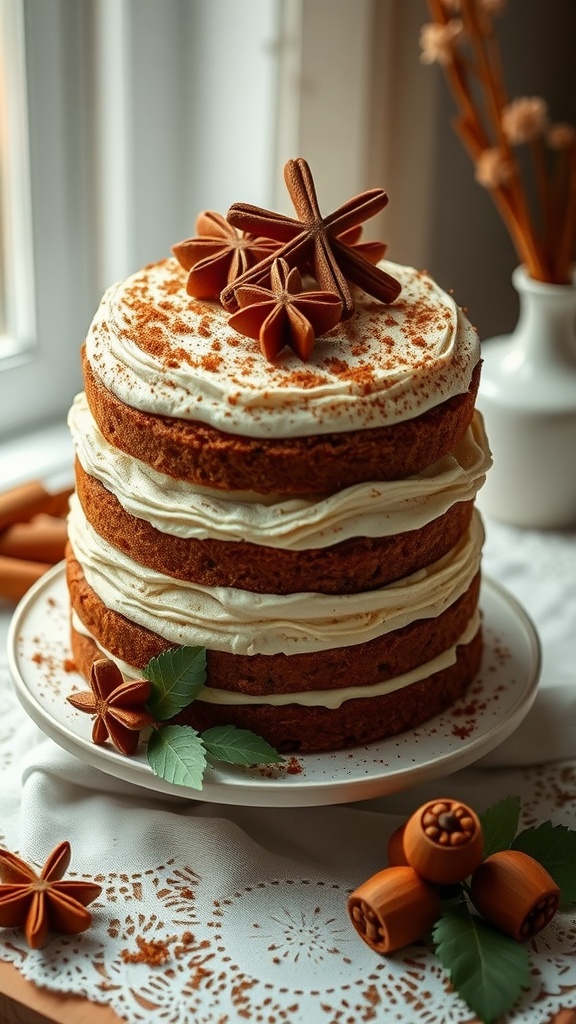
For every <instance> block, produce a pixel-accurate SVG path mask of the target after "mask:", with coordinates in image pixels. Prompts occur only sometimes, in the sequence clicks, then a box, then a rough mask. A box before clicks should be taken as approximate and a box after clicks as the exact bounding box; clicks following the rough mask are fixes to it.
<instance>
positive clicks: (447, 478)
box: [68, 393, 491, 551]
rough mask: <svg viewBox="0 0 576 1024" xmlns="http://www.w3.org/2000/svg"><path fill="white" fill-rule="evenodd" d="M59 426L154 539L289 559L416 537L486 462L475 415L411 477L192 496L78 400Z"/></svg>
mask: <svg viewBox="0 0 576 1024" xmlns="http://www.w3.org/2000/svg"><path fill="white" fill-rule="evenodd" d="M68 422H69V425H70V430H71V433H72V437H73V441H74V447H75V450H76V454H77V456H78V458H79V460H80V463H81V465H82V467H83V468H84V470H85V471H86V473H88V474H89V475H90V476H92V477H94V478H95V479H97V480H99V481H100V483H102V484H103V485H104V487H106V488H107V490H109V491H110V492H111V493H112V494H114V495H115V496H116V497H117V499H118V501H119V502H120V504H121V505H122V507H123V508H124V509H125V510H126V512H128V513H130V515H133V516H136V518H138V519H143V520H145V521H146V522H148V523H150V524H151V525H152V526H153V527H154V528H155V529H156V530H159V531H160V533H163V534H170V535H173V536H177V537H194V538H196V539H197V540H206V539H207V538H211V539H216V540H220V541H249V542H251V543H254V544H259V545H262V546H264V547H277V548H283V549H284V550H291V551H302V550H305V549H308V548H321V547H325V546H327V545H329V544H334V543H337V542H339V541H343V540H347V539H349V538H351V537H359V536H360V537H389V536H392V535H394V534H397V533H401V532H404V531H406V530H417V529H420V527H422V526H424V525H425V524H426V523H428V522H431V521H432V520H433V519H436V518H438V516H441V515H443V513H444V512H446V511H447V509H448V508H450V507H451V506H452V505H453V504H454V503H455V502H457V501H470V500H472V499H473V498H474V497H475V495H476V493H477V491H478V489H479V488H480V487H481V486H482V484H483V482H484V478H485V474H486V472H487V470H488V468H489V466H490V463H491V459H490V453H489V449H488V443H487V440H486V435H485V433H484V428H483V424H482V419H481V416H480V414H479V413H476V415H475V417H474V420H473V423H472V425H471V427H470V428H469V430H468V432H467V433H466V435H465V437H464V438H463V439H462V441H461V442H460V443H459V444H458V446H457V447H456V448H455V449H454V451H453V452H452V453H451V454H449V455H446V456H445V457H444V458H442V459H440V460H439V461H438V462H436V463H435V464H434V465H433V466H430V467H429V468H428V469H426V470H424V471H423V472H422V473H420V474H419V475H418V476H413V477H408V478H407V479H404V480H392V481H384V482H382V481H378V482H373V483H363V484H358V485H356V486H354V487H348V488H346V489H345V490H343V491H340V493H338V494H334V495H331V496H328V497H324V496H310V497H306V498H297V499H292V500H281V499H279V498H277V497H276V498H275V497H274V496H266V497H264V496H263V495H258V494H248V493H242V492H238V491H236V492H226V491H216V490H210V489H208V488H202V487H198V486H195V487H194V488H192V487H190V484H189V483H187V482H186V481H182V480H176V479H174V478H172V477H169V476H166V475H165V474H164V473H159V472H157V471H156V470H155V469H153V468H152V467H151V466H148V465H147V464H146V463H144V462H141V461H139V460H138V459H135V458H133V457H132V456H130V455H127V454H125V453H124V452H122V451H120V449H118V448H115V447H114V446H113V445H110V444H109V443H108V442H107V441H106V439H105V438H104V437H103V436H102V434H101V433H100V431H99V429H98V427H97V425H96V423H95V421H94V419H93V417H92V414H91V412H90V409H89V407H88V403H87V401H86V397H85V395H84V393H82V394H80V395H78V396H77V397H76V399H75V401H74V404H73V406H72V409H71V411H70V416H69V421H68Z"/></svg>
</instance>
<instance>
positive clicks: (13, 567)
mask: <svg viewBox="0 0 576 1024" xmlns="http://www.w3.org/2000/svg"><path fill="white" fill-rule="evenodd" d="M50 568H51V566H50V565H48V564H47V563H44V562H30V561H27V560H25V559H23V558H7V557H6V556H4V555H0V597H1V598H4V599H5V600H8V601H19V600H20V598H21V597H23V596H24V594H25V593H26V591H27V590H28V589H29V588H30V587H31V586H32V584H33V583H35V582H36V580H37V579H40V577H41V576H42V575H43V574H44V573H45V572H46V571H47V570H48V569H50Z"/></svg>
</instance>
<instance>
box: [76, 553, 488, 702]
mask: <svg viewBox="0 0 576 1024" xmlns="http://www.w3.org/2000/svg"><path fill="white" fill-rule="evenodd" d="M67 579H68V586H69V590H70V598H71V603H72V608H73V609H74V610H75V611H76V613H77V614H78V616H79V618H80V620H81V622H82V623H83V624H84V627H85V628H86V630H87V631H88V633H89V634H90V635H91V636H92V637H93V638H94V639H95V640H96V641H97V642H98V643H99V644H100V645H101V646H102V647H103V648H104V649H105V650H106V651H107V652H108V653H109V654H112V655H113V656H114V657H116V658H119V659H120V660H122V661H124V662H127V663H128V664H129V665H132V666H133V667H134V668H137V669H142V668H144V666H145V665H146V664H147V663H148V661H150V659H151V658H154V657H157V656H158V655H159V654H161V653H162V652H163V651H165V650H168V649H170V648H171V647H172V646H173V645H172V644H170V643H169V642H168V641H166V640H165V639H164V638H163V637H161V636H159V635H157V634H156V633H153V632H151V631H150V630H148V629H145V628H144V627H142V626H139V625H137V624H136V623H134V622H131V621H130V620H129V619H127V618H126V617H125V616H123V615H121V614H120V613H119V612H115V611H113V610H112V609H110V608H107V607H106V605H105V604H104V603H103V602H102V601H101V600H100V598H99V597H98V596H97V595H96V593H95V592H94V590H93V589H92V588H91V587H90V586H89V584H88V583H87V582H86V580H85V578H84V574H83V572H82V569H81V567H80V565H79V563H78V562H77V561H76V559H75V558H74V556H73V554H72V552H71V550H69V552H68V557H67ZM479 589H480V574H479V573H478V574H477V575H476V577H475V578H474V580H473V581H472V583H471V585H470V586H469V587H468V589H467V590H466V591H465V592H464V594H462V596H461V597H459V598H458V599H457V600H456V601H454V603H453V604H451V605H449V606H448V607H447V608H446V609H445V610H444V611H443V612H442V613H441V614H440V615H439V616H437V617H436V618H429V619H418V620H416V621H415V622H412V623H410V624H409V625H407V626H404V627H403V628H401V629H398V630H395V631H393V632H389V633H385V634H383V635H382V636H379V637H376V638H375V639H373V640H369V641H365V642H364V643H359V644H354V645H353V646H348V647H346V646H343V647H337V648H330V649H328V650H320V651H313V652H305V653H300V654H293V655H290V656H288V655H285V654H272V655H264V654H255V655H243V654H230V653H229V652H226V651H215V650H208V651H207V652H206V658H207V684H208V685H210V686H215V687H218V688H220V689H224V690H229V691H231V692H235V693H246V694H250V695H254V696H262V695H264V696H266V695H268V694H271V693H298V692H301V691H303V690H329V689H338V688H343V687H348V686H353V685H354V684H355V683H358V684H362V685H366V686H369V685H371V684H372V683H378V682H381V681H383V680H386V679H394V678H395V677H396V676H399V675H403V674H404V673H405V672H408V671H410V670H411V669H413V668H416V667H417V666H418V665H422V664H424V663H425V662H427V661H430V660H431V659H432V658H435V657H437V656H438V655H439V654H441V653H442V652H443V651H445V650H447V649H448V648H449V647H451V646H453V644H455V643H456V642H457V640H458V639H459V637H460V636H462V634H463V633H464V630H465V629H466V626H467V625H468V622H469V621H470V619H471V618H472V615H473V614H474V611H475V609H476V606H477V603H478V595H479Z"/></svg>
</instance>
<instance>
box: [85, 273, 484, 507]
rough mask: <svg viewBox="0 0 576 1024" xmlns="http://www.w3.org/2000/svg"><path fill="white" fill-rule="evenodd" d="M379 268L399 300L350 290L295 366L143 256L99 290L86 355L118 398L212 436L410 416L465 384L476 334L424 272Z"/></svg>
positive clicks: (318, 429) (313, 431)
mask: <svg viewBox="0 0 576 1024" xmlns="http://www.w3.org/2000/svg"><path fill="white" fill-rule="evenodd" d="M382 268H383V269H384V270H386V271H388V272H389V273H391V274H392V276H393V277H395V278H396V279H397V280H398V281H399V282H400V284H401V285H402V292H401V295H400V297H399V298H398V299H397V300H396V301H395V302H394V303H393V304H392V305H389V306H385V305H383V304H382V303H381V302H378V301H376V300H374V299H373V298H371V297H370V296H369V295H366V294H365V293H364V292H362V290H360V289H358V290H355V313H354V316H353V317H352V318H351V319H349V320H346V321H343V322H341V323H340V324H338V325H337V326H336V327H334V328H333V329H332V330H331V331H329V332H328V333H327V334H325V335H324V336H323V337H321V338H318V339H317V341H316V344H315V348H314V353H313V358H312V359H311V361H310V362H308V363H307V364H305V365H304V364H303V363H302V362H301V361H300V359H298V358H297V356H295V355H294V353H292V352H291V350H290V349H284V350H283V351H282V352H281V353H280V355H279V357H278V359H277V360H275V361H274V363H270V362H268V361H267V360H266V359H264V358H263V357H262V354H261V352H260V348H259V344H258V342H257V341H253V340H252V339H250V338H246V337H244V336H242V335H239V334H238V333H237V332H236V331H235V330H234V328H233V327H230V325H229V318H228V314H227V313H226V312H225V311H224V310H223V309H222V307H221V306H220V305H219V304H218V303H216V302H214V303H212V302H206V301H199V300H195V299H193V298H192V297H191V296H190V295H189V294H188V293H187V291H186V273H185V271H183V269H182V267H181V266H180V265H179V264H178V263H177V261H176V260H174V259H168V260H162V261H161V262H159V263H156V264H149V265H148V266H146V267H144V268H143V269H142V270H139V271H138V272H137V273H136V274H134V275H132V277H129V278H128V279H127V280H126V281H122V282H120V283H119V284H115V285H113V286H112V287H110V288H109V289H108V291H107V292H106V294H105V295H104V297H103V299H102V302H101V304H100V307H99V309H98V311H97V313H96V316H95V318H94V321H93V323H92V325H91V327H90V330H89V332H88V335H87V338H86V352H87V360H88V363H89V365H90V367H91V368H92V370H93V372H94V374H95V375H96V376H97V377H98V378H99V380H100V381H101V383H102V384H103V386H104V388H105V389H106V390H107V391H108V392H109V393H110V394H112V395H114V396H115V397H116V398H117V399H119V400H120V403H121V404H122V405H127V406H130V407H132V408H134V409H138V410H140V411H141V412H144V413H152V414H153V415H155V416H160V417H165V416H166V417H176V418H178V419H184V420H192V421H194V422H195V423H196V424H198V423H205V424H207V425H208V426H211V427H213V428H216V435H215V436H216V437H217V436H218V435H219V434H220V433H221V432H223V433H227V434H235V435H240V436H241V437H252V438H268V439H272V438H283V439H286V438H296V437H306V436H308V437H312V436H313V437H316V436H317V435H318V434H333V433H336V432H338V433H339V432H348V433H350V432H357V431H359V432H364V431H365V430H370V429H371V428H374V427H380V426H390V425H393V424H397V423H399V422H402V421H404V420H408V419H414V418H415V417H419V416H420V415H421V414H422V413H424V412H426V411H427V410H428V409H432V408H433V407H435V406H438V405H442V404H444V403H445V402H447V401H448V400H449V399H451V398H454V397H455V396H456V395H460V394H464V393H466V392H467V391H468V389H469V387H470V382H471V379H472V372H473V370H474V367H475V366H476V365H477V363H478V360H479V358H480V345H479V340H478V335H477V333H476V331H475V330H474V329H473V327H472V326H471V325H470V323H469V322H468V320H467V319H466V317H465V316H464V314H463V313H462V311H461V310H460V309H459V307H458V306H457V304H456V302H455V301H454V299H453V298H452V297H451V296H450V295H448V294H447V293H446V292H445V291H443V290H442V289H441V288H440V287H439V285H437V284H436V283H435V282H434V281H433V280H432V279H431V278H430V277H429V276H428V275H427V274H425V273H421V272H419V271H417V270H414V269H413V268H412V267H403V266H399V265H398V264H391V263H387V262H383V263H382ZM97 419H98V417H97ZM196 432H198V427H196ZM205 436H207V437H209V436H214V435H211V434H210V432H208V433H207V434H206V435H205ZM451 447H452V445H451V444H449V445H448V448H447V449H446V450H449V448H451ZM437 457H438V456H435V458H437ZM435 458H431V459H428V462H433V461H435ZM146 461H148V459H146ZM256 489H259V488H256Z"/></svg>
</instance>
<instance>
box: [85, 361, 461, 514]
mask: <svg viewBox="0 0 576 1024" xmlns="http://www.w3.org/2000/svg"><path fill="white" fill-rule="evenodd" d="M83 367H84V382H85V389H86V395H87V398H88V403H89V405H90V409H91V411H92V415H93V416H94V419H95V420H96V423H97V424H98V427H99V428H100V431H101V432H102V434H103V435H104V437H105V438H106V440H107V441H109V442H110V443H111V444H114V445H115V446H116V447H118V448H120V449H121V450H122V451H124V452H126V453H127V454H129V455H133V456H134V457H135V458H138V459H140V460H142V461H143V462H146V463H148V464H149V465H150V466H153V467H154V468H155V469H157V470H158V471H160V472H162V473H166V474H168V475H169V476H173V477H177V478H179V479H183V480H189V481H190V482H192V483H197V484H200V485H201V486H207V487H215V488H221V489H224V490H251V491H257V492H258V493H260V494H271V493H272V494H273V493H284V494H308V493H310V491H311V490H314V491H316V492H324V493H334V492H335V491H338V490H341V489H342V488H343V487H349V486H352V485H353V484H356V483H362V482H365V481H369V480H393V479H401V478H403V477H406V476H410V475H411V474H414V473H418V472H419V471H420V470H422V469H424V468H425V467H426V466H429V465H431V464H432V463H434V462H437V461H438V459H440V458H442V457H443V456H444V455H446V454H447V453H448V452H449V451H451V450H452V449H453V448H454V446H455V445H456V444H457V443H458V441H459V440H460V438H461V437H462V436H463V435H464V433H465V431H466V430H467V428H468V426H469V424H470V422H471V420H472V416H473V413H474V403H475V400H476V393H477V390H478V383H479V378H480V363H477V365H476V367H475V369H474V372H473V375H472V380H471V383H470V387H469V389H468V391H466V392H464V393H462V394H458V395H456V396H454V397H453V398H450V399H448V400H447V401H445V402H443V403H442V404H441V405H438V406H435V407H434V408H432V409H429V410H428V411H427V412H425V413H422V414H421V415H419V416H416V417H415V418H413V419H409V420H404V421H402V422H400V423H394V424H393V425H391V426H382V427H375V428H368V429H366V430H359V431H352V432H343V433H333V434H320V435H315V436H307V437H292V438H279V439H269V438H251V437H243V436H240V435H238V434H226V433H223V432H222V431H221V430H217V429H216V428H215V427H212V426H210V425H208V424H206V423H201V422H199V421H197V420H182V419H176V418H173V417H169V416H159V415H154V414H152V413H145V412H141V411H140V410H138V409H134V408H131V407H130V406H128V405H125V404H124V403H123V402H121V401H120V400H119V399H118V398H116V397H115V396H114V395H113V394H112V392H111V391H109V390H108V389H107V388H106V387H104V385H103V384H102V383H101V381H100V380H99V378H98V377H97V376H96V375H95V373H94V372H93V370H92V368H91V366H90V364H89V363H88V360H87V359H86V358H85V355H84V360H83Z"/></svg>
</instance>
